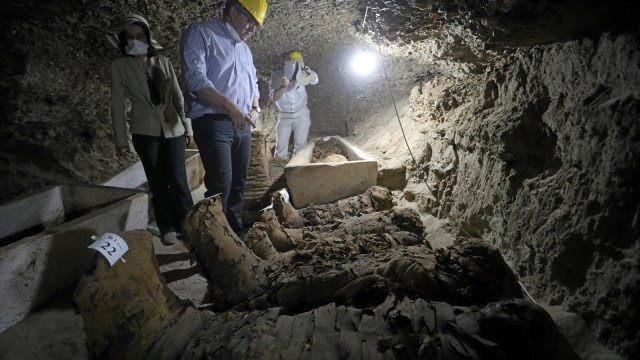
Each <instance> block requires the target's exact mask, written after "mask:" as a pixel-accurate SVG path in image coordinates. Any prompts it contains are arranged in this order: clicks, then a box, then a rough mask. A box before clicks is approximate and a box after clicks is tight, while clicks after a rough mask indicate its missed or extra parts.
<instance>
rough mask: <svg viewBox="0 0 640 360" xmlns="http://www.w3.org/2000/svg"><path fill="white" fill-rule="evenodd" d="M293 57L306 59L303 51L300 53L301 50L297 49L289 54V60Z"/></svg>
mask: <svg viewBox="0 0 640 360" xmlns="http://www.w3.org/2000/svg"><path fill="white" fill-rule="evenodd" d="M293 59H300V60H302V61H304V58H303V57H302V53H300V51H297V50H294V51H291V52H289V53H288V54H287V60H293Z"/></svg>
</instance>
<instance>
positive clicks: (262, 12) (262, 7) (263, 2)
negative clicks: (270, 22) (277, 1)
mask: <svg viewBox="0 0 640 360" xmlns="http://www.w3.org/2000/svg"><path fill="white" fill-rule="evenodd" d="M238 2H239V3H240V5H242V7H244V8H245V9H246V10H247V11H248V12H249V14H251V15H252V16H253V18H254V19H256V21H257V22H258V24H260V26H262V24H263V23H264V18H265V16H267V7H268V6H269V4H267V0H238Z"/></svg>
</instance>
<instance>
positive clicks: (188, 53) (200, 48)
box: [180, 24, 215, 93]
mask: <svg viewBox="0 0 640 360" xmlns="http://www.w3.org/2000/svg"><path fill="white" fill-rule="evenodd" d="M180 47H181V53H182V72H183V74H184V86H185V90H186V91H187V92H190V93H195V92H196V91H198V90H202V89H206V88H215V87H214V86H213V83H212V82H211V81H210V80H209V79H208V78H207V62H206V56H207V51H208V49H207V41H206V37H205V36H204V34H203V33H202V30H201V29H200V28H199V24H194V25H191V26H189V27H188V28H187V30H185V32H184V34H183V36H182V39H181V41H180Z"/></svg>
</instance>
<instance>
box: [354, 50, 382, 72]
mask: <svg viewBox="0 0 640 360" xmlns="http://www.w3.org/2000/svg"><path fill="white" fill-rule="evenodd" d="M375 68H376V60H375V58H374V57H373V55H372V54H371V53H368V52H359V53H357V54H355V55H354V56H353V58H352V59H351V71H353V72H354V73H355V74H357V75H359V76H365V75H369V74H371V73H372V72H373V70H375Z"/></svg>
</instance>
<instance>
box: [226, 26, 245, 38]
mask: <svg viewBox="0 0 640 360" xmlns="http://www.w3.org/2000/svg"><path fill="white" fill-rule="evenodd" d="M224 24H225V25H226V26H227V29H228V30H229V33H230V34H231V36H232V37H233V39H234V40H236V41H242V39H241V38H240V34H238V32H237V31H236V29H234V28H233V26H231V24H230V23H228V22H225V23H224Z"/></svg>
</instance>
